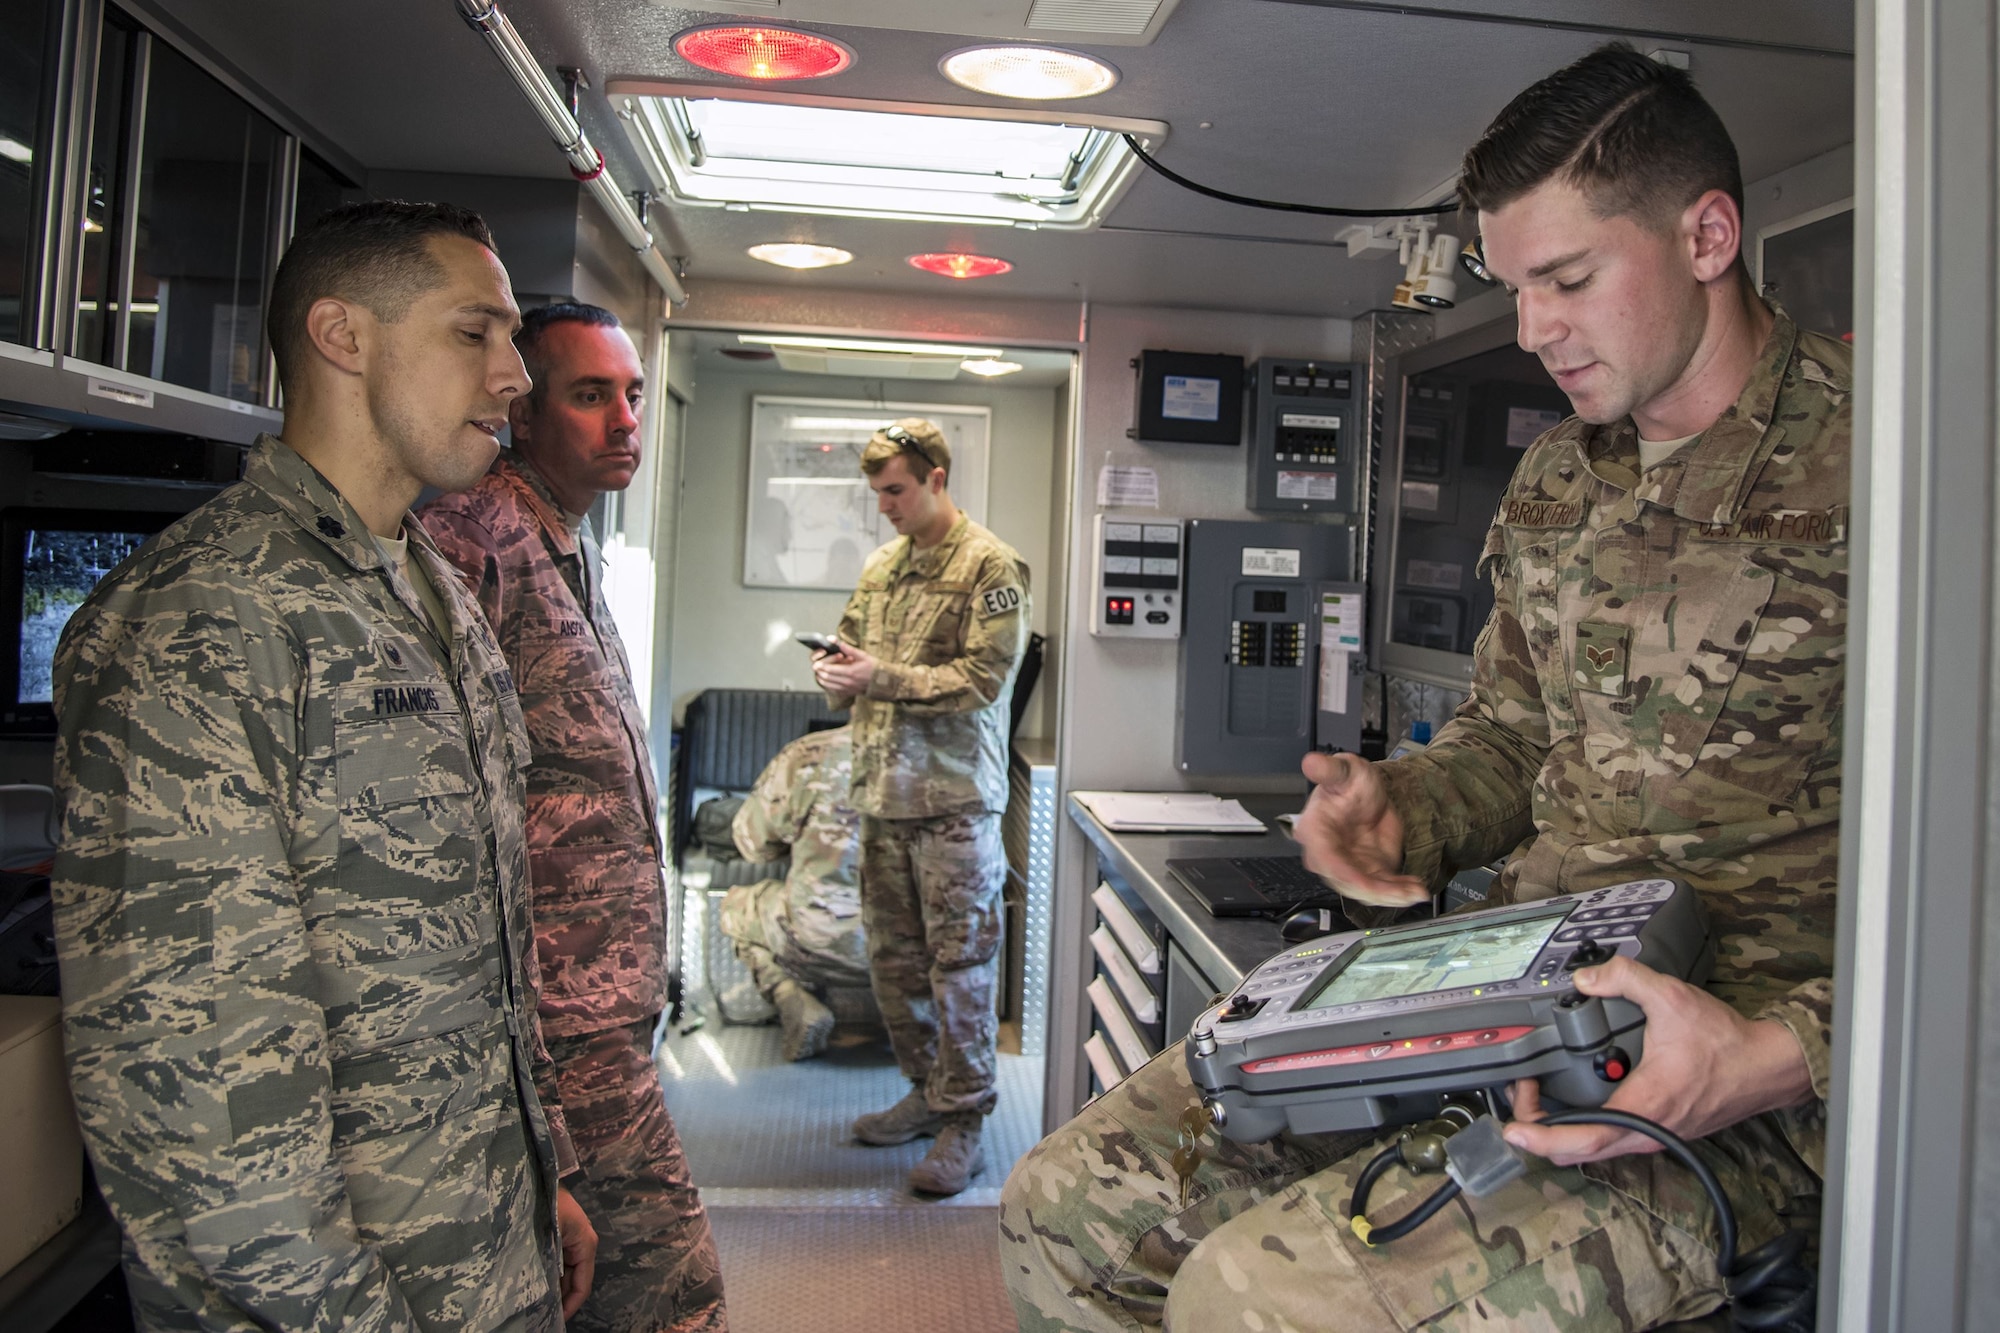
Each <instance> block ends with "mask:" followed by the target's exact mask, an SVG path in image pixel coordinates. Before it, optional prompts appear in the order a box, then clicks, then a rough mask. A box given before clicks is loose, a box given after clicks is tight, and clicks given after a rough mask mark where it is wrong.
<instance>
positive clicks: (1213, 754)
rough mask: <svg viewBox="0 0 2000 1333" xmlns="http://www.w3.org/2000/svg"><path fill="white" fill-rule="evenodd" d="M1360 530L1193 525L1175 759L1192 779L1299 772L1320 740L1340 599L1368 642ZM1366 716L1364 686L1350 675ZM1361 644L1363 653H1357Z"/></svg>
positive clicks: (1343, 664) (1345, 665) (1346, 683)
mask: <svg viewBox="0 0 2000 1333" xmlns="http://www.w3.org/2000/svg"><path fill="white" fill-rule="evenodd" d="M1353 543H1354V538H1353V533H1352V530H1351V529H1349V528H1347V527H1344V526H1341V525H1338V524H1331V523H1270V522H1266V523H1254V522H1253V523H1246V522H1232V521H1219V520H1214V519H1189V520H1188V522H1187V540H1186V543H1185V547H1186V551H1187V562H1186V563H1187V570H1188V578H1187V596H1186V602H1187V607H1186V610H1187V631H1186V633H1185V634H1184V635H1183V636H1182V638H1181V660H1180V685H1181V707H1180V717H1179V726H1178V731H1177V735H1176V741H1177V744H1176V747H1175V754H1176V762H1178V764H1179V765H1180V768H1181V771H1182V772H1184V773H1201V774H1210V773H1213V774H1226V773H1296V772H1297V771H1298V766H1299V761H1300V760H1301V759H1302V758H1304V757H1305V754H1306V751H1308V750H1310V749H1312V748H1313V746H1314V745H1315V744H1316V743H1317V742H1318V739H1319V735H1320V730H1321V728H1320V714H1321V712H1322V711H1324V709H1323V704H1324V703H1326V702H1331V701H1332V700H1331V697H1330V696H1329V694H1327V693H1325V692H1323V690H1322V682H1321V678H1320V665H1319V664H1320V649H1321V643H1322V641H1323V639H1324V637H1325V629H1326V624H1327V620H1326V617H1327V615H1328V608H1329V603H1328V602H1327V600H1326V594H1327V593H1328V592H1330V591H1332V592H1340V593H1346V592H1348V591H1350V590H1352V591H1353V592H1354V593H1355V594H1356V595H1355V596H1354V598H1353V600H1352V602H1351V603H1342V604H1341V606H1340V608H1339V609H1340V613H1341V614H1348V613H1350V612H1351V614H1352V615H1353V616H1354V618H1355V619H1354V624H1355V627H1356V629H1355V632H1356V633H1357V634H1358V626H1359V614H1360V599H1359V596H1358V591H1359V590H1358V588H1355V587H1354V585H1350V584H1345V583H1341V582H1338V581H1340V580H1345V579H1347V578H1349V577H1350V576H1351V574H1352V570H1353V563H1354V552H1353ZM1346 646H1347V645H1346V643H1345V641H1342V643H1341V645H1340V655H1341V657H1342V660H1341V661H1340V662H1339V663H1338V666H1339V668H1340V670H1341V672H1342V673H1343V674H1342V676H1341V678H1340V680H1339V681H1338V682H1330V683H1332V684H1336V685H1337V686H1340V687H1351V689H1352V691H1353V694H1352V696H1351V697H1352V698H1353V699H1354V704H1353V705H1352V706H1353V708H1354V710H1355V711H1354V715H1355V717H1357V718H1358V717H1359V691H1360V683H1359V681H1358V680H1350V679H1348V677H1347V675H1346V674H1345V673H1346V672H1347V671H1348V670H1349V668H1350V666H1351V663H1350V662H1349V661H1348V660H1347V653H1346ZM1359 646H1360V641H1359V639H1358V637H1357V638H1356V639H1355V640H1354V641H1353V647H1355V648H1358V647H1359Z"/></svg>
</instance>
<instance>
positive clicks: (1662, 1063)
mask: <svg viewBox="0 0 2000 1333" xmlns="http://www.w3.org/2000/svg"><path fill="white" fill-rule="evenodd" d="M1576 988H1577V989H1578V990H1580V991H1582V992H1583V993H1584V994H1586V995H1597V996H1602V997H1604V998H1605V999H1610V998H1612V997H1613V996H1618V997H1622V998H1624V999H1627V1000H1630V1001H1631V1002H1632V1003H1634V1004H1636V1005H1638V1006H1639V1007H1640V1008H1641V1009H1643V1010H1645V1011H1646V1047H1645V1051H1644V1052H1643V1053H1642V1054H1641V1055H1640V1057H1639V1063H1638V1065H1637V1066H1636V1067H1635V1068H1634V1069H1633V1070H1632V1073H1631V1074H1630V1075H1629V1076H1628V1077H1627V1078H1626V1079H1625V1081H1624V1082H1623V1083H1621V1084H1619V1085H1618V1090H1617V1091H1616V1092H1614V1093H1612V1094H1611V1100H1610V1101H1608V1102H1606V1103H1605V1105H1607V1106H1609V1107H1611V1108H1613V1109H1615V1110H1619V1111H1630V1112H1631V1113H1632V1114H1634V1115H1641V1116H1644V1117H1646V1119H1648V1120H1651V1121H1653V1122H1654V1123H1656V1124H1659V1125H1663V1126H1665V1127H1666V1128H1668V1129H1670V1130H1672V1131H1673V1132H1674V1133H1676V1134H1678V1135H1680V1136H1681V1137H1682V1138H1684V1139H1698V1138H1701V1137H1703V1136H1704V1135H1708V1134H1712V1133H1714V1132H1715V1131H1716V1130H1718V1129H1721V1128H1723V1127H1725V1126H1727V1125H1733V1124H1736V1123H1737V1122H1738V1121H1742V1120H1748V1119H1749V1118H1750V1117H1751V1116H1753V1115H1757V1114H1759V1113H1761V1112H1764V1111H1775V1110H1778V1109H1779V1108H1781V1107H1786V1106H1796V1105H1798V1104H1799V1103H1800V1102H1803V1101H1805V1100H1806V1099H1807V1098H1808V1097H1810V1096H1811V1095H1812V1073H1811V1071H1810V1070H1809V1069H1808V1068H1807V1066H1806V1057H1805V1052H1804V1051H1802V1050H1800V1049H1799V1043H1798V1039H1797V1038H1796V1037H1794V1036H1793V1035H1792V1033H1791V1029H1789V1028H1787V1027H1785V1026H1784V1025H1783V1024H1782V1023H1775V1022H1771V1021H1769V1020H1760V1021H1757V1022H1752V1021H1751V1020H1749V1019H1747V1018H1745V1017H1743V1016H1742V1015H1741V1014H1739V1013H1737V1012H1736V1011H1735V1010H1734V1009H1731V1008H1730V1007H1729V1006H1728V1005H1726V1004H1724V1003H1723V1002H1722V1001H1721V1000H1718V999H1716V998H1715V997H1714V996H1713V995H1710V994H1709V993H1708V992H1707V991H1705V990H1702V989H1700V988H1699V987H1695V986H1690V985H1688V984H1687V983H1686V982H1685V981H1679V980H1676V979H1675V978H1673V977H1670V976H1667V975H1666V974H1665V973H1662V972H1656V971H1654V970H1653V969H1652V968H1650V967H1647V966H1645V965H1644V964H1643V963H1635V962H1633V961H1632V960H1631V959H1629V958H1625V957H1622V956H1621V957H1618V958H1614V959H1612V960H1611V961H1610V962H1608V963H1605V964H1604V965H1603V966H1601V967H1586V968H1580V969H1578V971H1577V973H1576ZM1542 1116H1543V1111H1542V1109H1541V1086H1540V1085H1539V1084H1538V1083H1537V1082H1536V1081H1535V1080H1534V1079H1531V1078H1527V1079H1520V1080H1517V1081H1516V1082H1515V1084H1514V1123H1512V1124H1510V1125H1508V1126H1507V1128H1506V1131H1505V1133H1506V1137H1507V1142H1509V1143H1511V1144H1513V1145H1514V1146H1515V1147H1516V1148H1519V1149H1521V1150H1522V1151H1523V1152H1530V1153H1533V1154H1535V1155H1536V1156H1538V1157H1546V1158H1547V1159H1548V1160H1550V1161H1551V1162H1554V1163H1556V1164H1557V1165H1558V1166H1570V1165H1573V1164H1574V1163H1577V1162H1595V1161H1599V1160H1601V1159H1603V1158H1606V1157H1622V1156H1624V1155H1625V1154H1627V1153H1638V1152H1659V1151H1660V1145H1659V1144H1657V1143H1655V1142H1654V1141H1653V1140H1652V1139H1649V1138H1647V1137H1646V1136H1645V1135H1643V1134H1634V1133H1632V1132H1631V1131H1629V1130H1623V1129H1618V1128H1616V1127H1614V1126H1611V1125H1557V1126H1544V1125H1538V1124H1535V1123H1534V1122H1535V1121H1538V1120H1540V1119H1541V1118H1542Z"/></svg>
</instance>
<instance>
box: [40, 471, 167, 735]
mask: <svg viewBox="0 0 2000 1333" xmlns="http://www.w3.org/2000/svg"><path fill="white" fill-rule="evenodd" d="M178 517H180V516H179V515H178V514H175V513H166V512H160V511H154V510H144V509H27V508H20V509H7V510H0V734H4V735H11V736H52V735H54V734H55V729H56V715H55V707H54V703H53V700H54V697H55V696H54V688H53V684H54V683H53V679H52V675H51V671H52V668H53V666H54V663H55V654H56V643H57V641H58V640H60V639H61V638H62V632H63V626H65V625H67V624H68V623H69V618H70V617H71V616H72V615H74V614H75V613H76V609H77V608H78V607H79V606H81V605H83V602H84V599H85V598H87V597H89V596H90V592H91V589H93V588H95V587H96V586H97V584H98V582H99V581H100V580H102V579H103V577H104V576H105V575H106V574H109V573H110V572H111V571H112V570H113V569H116V568H117V567H118V566H119V564H121V563H122V562H123V561H124V560H125V559H126V557H128V556H130V555H131V554H132V553H133V552H135V551H137V550H138V549H139V548H140V547H141V546H143V545H145V544H146V540H147V538H149V537H151V536H152V535H153V534H154V533H156V532H158V531H160V529H162V528H164V527H166V526H167V525H168V524H170V523H172V522H173V521H174V520H175V519H176V518H178Z"/></svg>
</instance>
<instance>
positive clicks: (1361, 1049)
mask: <svg viewBox="0 0 2000 1333" xmlns="http://www.w3.org/2000/svg"><path fill="white" fill-rule="evenodd" d="M1534 1030H1535V1029H1534V1028H1532V1027H1527V1026H1515V1027H1504V1028H1484V1029H1474V1030H1473V1031H1470V1032H1446V1033H1443V1034H1441V1035H1439V1036H1436V1037H1430V1038H1420V1039H1419V1040H1421V1041H1422V1042H1423V1044H1422V1046H1417V1045H1416V1044H1414V1043H1413V1042H1410V1041H1404V1042H1402V1043H1401V1044H1400V1045H1399V1044H1397V1043H1396V1042H1393V1041H1389V1042H1374V1043H1371V1044H1369V1045H1366V1046H1336V1047H1334V1048H1332V1049H1331V1050H1325V1051H1303V1052H1300V1053H1299V1054H1297V1055H1274V1056H1271V1057H1269V1058H1267V1059H1263V1060H1249V1061H1245V1062H1244V1064H1243V1072H1244V1073H1246V1074H1283V1073H1289V1072H1291V1071H1293V1070H1299V1069H1326V1068H1329V1067H1332V1066H1337V1065H1358V1064H1366V1063H1368V1062H1369V1061H1371V1060H1400V1059H1406V1058H1408V1057H1410V1056H1420V1055H1431V1054H1435V1053H1437V1052H1439V1051H1462V1050H1469V1049H1472V1048H1474V1047H1479V1046H1491V1045H1493V1044H1494V1043H1495V1042H1503V1041H1513V1040H1514V1039H1515V1038H1517V1037H1525V1036H1527V1035H1528V1034H1529V1033H1530V1032H1533V1031H1534ZM1619 1077H1621V1078H1622V1077H1623V1075H1620V1076H1619Z"/></svg>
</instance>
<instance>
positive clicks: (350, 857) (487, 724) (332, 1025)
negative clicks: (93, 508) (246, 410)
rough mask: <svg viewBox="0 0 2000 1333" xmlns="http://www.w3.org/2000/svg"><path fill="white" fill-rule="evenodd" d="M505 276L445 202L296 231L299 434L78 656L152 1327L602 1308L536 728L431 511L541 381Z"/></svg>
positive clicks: (472, 472) (154, 564)
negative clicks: (583, 1180)
mask: <svg viewBox="0 0 2000 1333" xmlns="http://www.w3.org/2000/svg"><path fill="white" fill-rule="evenodd" d="M490 245H491V238H490V237H489V236H488V235H487V234H486V230H485V227H484V225H483V224H481V223H480V222H479V220H478V219H477V218H476V217H475V216H473V215H471V214H468V213H464V212H462V211H460V210H454V209H449V208H446V207H444V206H439V205H412V204H400V203H378V204H364V205H357V206H355V207H353V208H350V209H343V210H339V211H337V212H336V213H334V214H331V215H329V216H328V217H327V218H325V219H322V220H321V221H320V222H319V223H317V224H315V226H314V227H313V228H311V229H308V231H306V232H305V233H303V234H301V235H300V237H299V238H298V239H297V240H295V241H294V243H293V245H292V247H291V249H290V250H289V251H288V252H287V255H286V257H285V260H284V263H283V264H282V265H281V267H280V269H279V273H278V277H277V283H276V288H275V292H274V295H273V300H272V312H271V325H272V335H273V342H274V343H275V344H276V346H277V350H278V357H279V365H280V368H281V371H282V373H283V375H284V382H285V387H286V396H287V399H288V401H289V402H290V404H291V408H290V411H289V412H288V415H287V419H286V426H285V431H286V433H285V436H284V438H283V439H282V440H278V439H272V438H270V437H268V436H267V437H264V438H263V439H261V440H260V441H259V442H258V444H257V447H256V449H255V451H254V452H253V454H252V456H251V458H250V462H249V467H248V470H247V471H246V473H245V477H244V480H243V481H242V482H241V483H239V484H238V485H236V486H234V487H231V488H230V489H229V490H227V491H225V492H224V493H223V494H222V495H220V496H218V497H217V498H216V499H214V500H212V501H210V502H209V503H208V504H206V505H203V506H202V507H201V508H200V509H199V510H197V511H196V512H195V513H193V514H192V515H190V516H189V517H187V518H185V519H183V520H181V521H180V522H178V523H176V524H175V525H174V526H173V527H171V528H169V529H168V530H167V531H166V532H164V533H162V534H161V535H160V536H159V537H157V538H156V539H154V540H153V541H152V542H149V543H148V544H147V545H146V547H145V548H143V549H142V550H141V551H140V552H139V553H138V554H137V555H135V556H134V557H133V558H132V559H131V560H129V561H127V562H126V563H125V564H124V565H122V566H121V567H120V568H119V569H117V570H116V571H114V572H113V573H112V574H111V575H110V576H108V577H107V578H106V580H105V581H104V583H103V584H102V585H101V586H100V587H99V588H98V589H97V591H96V592H95V593H93V595H92V596H91V598H90V599H89V600H88V601H87V602H86V603H85V604H84V606H83V607H82V608H81V609H79V610H78V612H77V613H76V615H75V617H74V618H73V619H72V620H71V621H70V623H69V625H68V627H67V629H66V631H65V633H64V636H63V640H62V645H61V647H60V649H59V650H58V654H57V660H56V667H55V689H56V700H57V712H58V716H59V719H60V726H61V736H60V739H59V741H58V744H57V749H56V782H57V787H58V789H59V790H60V792H61V796H62V801H63V837H62V844H61V848H60V851H59V852H58V855H57V859H56V868H55V876H54V882H55V893H56V933H57V941H58V947H59V949H60V953H61V962H62V981H63V999H64V1022H65V1041H66V1046H67V1052H68V1058H69V1062H70V1074H71V1083H72V1087H73V1089H74V1092H75V1096H76V1107H77V1113H78V1116H79V1118H80V1120H81V1122H82V1125H83V1130H84V1136H85V1141H86V1143H87V1145H88V1147H89V1150H90V1156H91V1160H92V1163H93V1164H94V1166H95V1167H96V1172H97V1179H98V1182H99V1184H100V1185H101V1186H102V1187H103V1190H104V1195H105V1199H106V1201H107V1202H108V1203H109V1204H110V1207H111V1211H112V1214H113V1215H114V1216H115V1217H116V1218H117V1220H118V1223H119V1226H120V1228H121V1230H122V1231H123V1233H124V1260H125V1271H126V1277H127V1280H128V1284H129V1287H130V1290H131V1294H132V1301H133V1307H134V1312H135V1316H136V1319H137V1322H138V1323H139V1325H140V1326H141V1327H143V1328H148V1329H189V1330H192V1329H204V1330H252V1329H259V1330H261V1329H274V1328H284V1329H332V1328H342V1329H357V1330H370V1331H371V1333H372V1331H375V1330H394V1331H398V1333H400V1331H403V1330H417V1329H426V1330H468V1331H470V1330H500V1329H505V1330H537V1331H547V1333H555V1330H559V1329H560V1328H561V1325H562V1309H561V1305H560V1302H559V1299H558V1284H559V1283H563V1284H564V1285H566V1286H569V1287H571V1288H572V1289H571V1291H570V1293H569V1294H571V1295H574V1296H577V1297H578V1298H579V1299H580V1293H581V1291H582V1290H587V1288H588V1268H589V1254H588V1245H587V1244H584V1243H583V1241H584V1240H586V1239H587V1237H585V1235H584V1232H586V1231H587V1227H585V1228H584V1229H583V1231H578V1230H576V1227H577V1226H578V1225H580V1223H581V1215H580V1214H576V1215H575V1217H571V1216H570V1214H571V1213H572V1212H573V1211H574V1208H575V1205H574V1204H573V1203H572V1202H570V1201H569V1199H568V1196H567V1194H566V1193H564V1192H561V1191H559V1190H558V1187H557V1175H558V1172H559V1171H568V1170H573V1169H574V1166H575V1160H574V1156H573V1154H572V1152H571V1150H570V1145H569V1140H568V1137H567V1134H566V1131H565V1130H564V1128H563V1125H562V1121H561V1118H560V1115H559V1112H558V1104H557V1103H556V1101H554V1100H553V1099H551V1100H549V1101H548V1102H547V1103H546V1104H544V1103H543V1102H541V1101H539V1100H538V1098H537V1092H536V1082H537V1081H539V1083H540V1086H541V1088H542V1089H543V1091H544V1092H550V1091H552V1090H553V1087H554V1080H553V1070H552V1068H551V1066H550V1062H549V1057H548V1054H547V1052H546V1051H545V1050H544V1048H543V1046H542V1042H541V1037H540V1034H539V1030H538V1027H537V1024H536V1022H535V998H536V990H537V986H538V984H539V982H538V977H537V975H536V969H535V961H534V937H533V933H532V931H531V928H530V924H529V918H528V891H527V858H526V844H525V841H524V838H523V834H522V827H521V791H522V783H521V773H522V770H523V768H524V767H525V766H526V764H527V762H528V738H527V732H526V730H525V728H524V727H523V725H522V721H521V710H520V706H519V703H518V701H517V698H516V693H515V690H514V686H513V683H512V681H511V679H510V678H509V675H508V671H507V664H506V662H505V661H504V660H503V659H502V658H501V656H500V651H499V647H498V645H497V644H496V643H495V642H494V640H493V636H492V634H491V632H490V631H489V630H488V628H487V625H486V622H485V620H484V619H483V618H481V616H480V615H479V611H478V608H477V607H476V606H475V605H474V604H473V603H472V601H471V599H470V598H468V597H466V596H465V595H464V594H463V593H462V592H461V591H459V590H458V589H457V585H456V581H455V579H454V577H453V576H452V574H451V572H450V566H449V565H447V564H445V562H444V560H443V559H442V557H440V556H439V555H438V553H437V551H436V550H435V548H433V547H432V546H431V545H430V543H429V541H428V539H427V538H426V536H425V535H424V532H423V530H422V528H421V527H420V526H418V525H417V524H416V523H415V521H414V520H406V518H405V512H404V511H405V507H406V506H407V505H408V504H409V502H410V501H411V500H414V499H415V498H416V495H417V493H418V491H419V489H420V488H421V487H422V486H423V485H433V486H441V487H444V486H462V485H466V484H468V483H469V482H471V481H472V480H473V479H474V478H475V477H477V476H478V475H479V473H480V471H481V470H483V469H484V467H485V466H486V463H487V462H488V461H489V460H490V459H491V457H492V452H493V447H494V445H493V434H494V432H495V431H496V430H497V428H498V424H499V422H500V420H501V419H502V414H503V413H504V410H505V407H504V404H505V402H506V400H507V399H508V398H509V397H511V396H512V395H513V394H515V393H518V392H520V391H521V390H522V389H524V388H525V387H526V384H527V381H526V377H525V375H524V374H523V373H522V369H521V363H520V359H519V358H518V357H517V356H515V355H514V353H513V351H512V349H511V347H510V346H509V344H508V341H507V338H508V335H509V334H510V333H511V332H512V326H513V323H514V319H515V314H514V311H513V300H512V297H511V296H510V295H509V293H508V287H507V279H506V273H505V271H504V270H503V269H501V267H500V264H499V261H498V260H497V259H496V258H494V256H493V255H492V253H491V250H490ZM468 332H470V333H476V334H477V335H479V336H478V337H476V338H473V337H468V336H465V335H467V333H468ZM399 530H400V532H401V534H402V535H401V537H399V538H395V539H390V538H388V537H387V536H386V534H388V533H395V532H398V531H399ZM405 542H406V543H407V547H406V548H405V547H404V545H403V544H404V543H405ZM405 559H406V560H407V564H406V565H405V564H404V563H402V562H403V560H405ZM558 1208H561V1209H562V1210H563V1216H564V1223H563V1226H564V1231H565V1249H566V1251H567V1252H568V1253H569V1255H570V1257H571V1259H572V1263H573V1271H572V1273H571V1274H570V1277H569V1279H567V1280H566V1279H565V1278H564V1277H563V1276H562V1275H561V1274H560V1270H559V1266H558V1256H557V1250H556V1238H557V1213H558Z"/></svg>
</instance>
